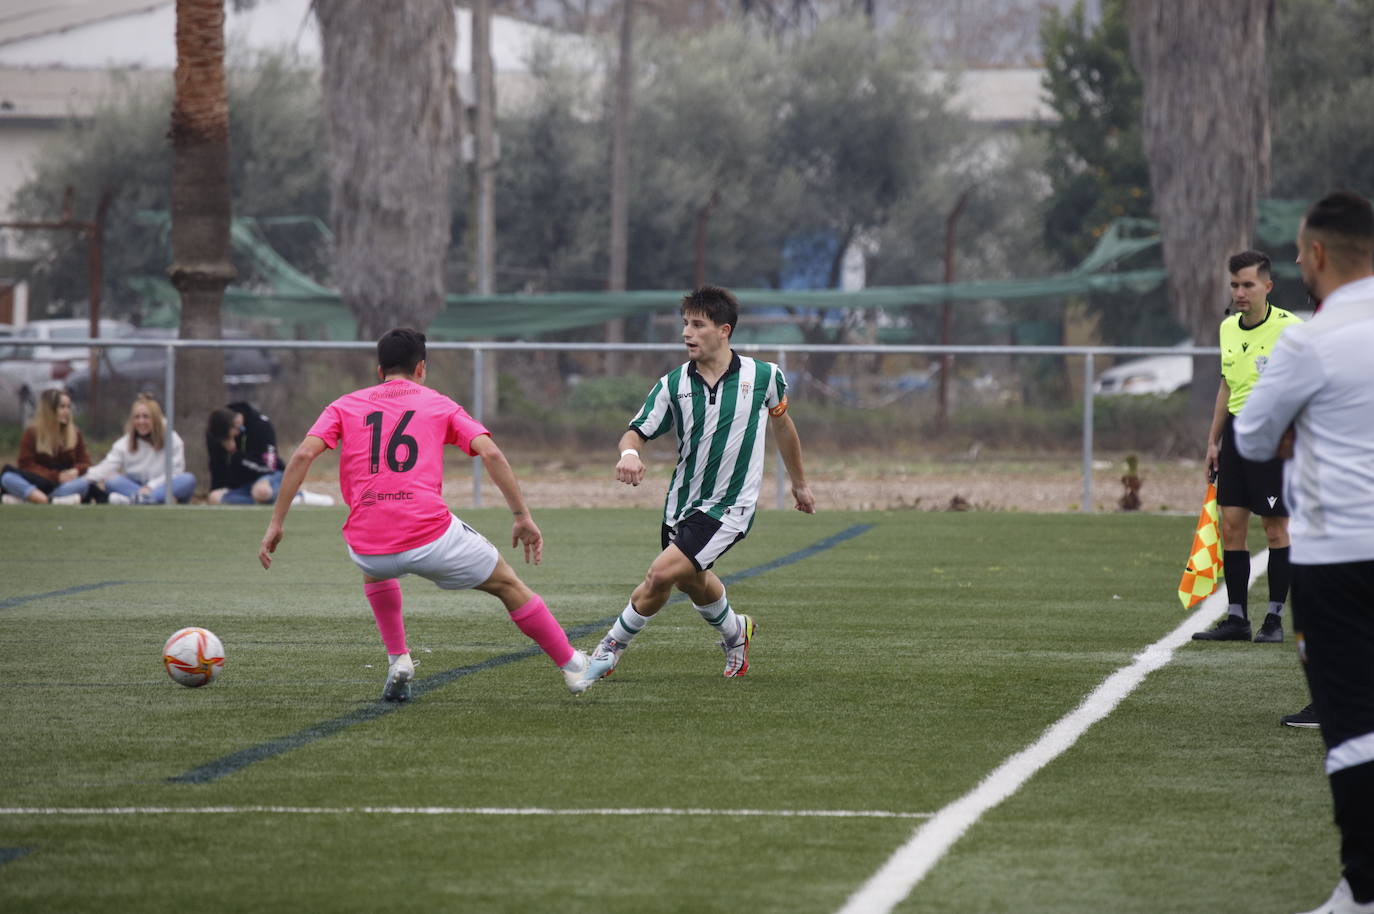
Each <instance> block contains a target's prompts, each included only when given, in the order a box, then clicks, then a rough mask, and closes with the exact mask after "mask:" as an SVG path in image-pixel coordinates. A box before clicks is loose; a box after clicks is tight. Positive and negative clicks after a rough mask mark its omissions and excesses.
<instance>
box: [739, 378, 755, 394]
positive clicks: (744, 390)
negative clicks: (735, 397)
mask: <svg viewBox="0 0 1374 914" xmlns="http://www.w3.org/2000/svg"><path fill="white" fill-rule="evenodd" d="M753 389H754V385H753V383H751V382H749V381H740V382H739V392H740V393H741V394H743V395H744V396H746V397H747V396H749V392H750V391H751V390H753Z"/></svg>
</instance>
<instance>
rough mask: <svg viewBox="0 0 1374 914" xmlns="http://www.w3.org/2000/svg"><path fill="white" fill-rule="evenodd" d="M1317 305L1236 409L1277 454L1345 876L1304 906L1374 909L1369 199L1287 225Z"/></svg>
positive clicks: (1248, 447) (1373, 912) (1256, 447)
mask: <svg viewBox="0 0 1374 914" xmlns="http://www.w3.org/2000/svg"><path fill="white" fill-rule="evenodd" d="M1298 265H1299V268H1300V269H1301V271H1302V278H1303V282H1304V283H1306V285H1307V288H1308V290H1309V291H1311V293H1312V294H1313V296H1315V297H1316V298H1317V299H1319V300H1320V301H1321V303H1322V304H1321V307H1320V310H1319V311H1318V313H1317V314H1316V316H1314V317H1313V318H1312V319H1311V320H1310V321H1308V322H1306V323H1304V324H1299V325H1297V326H1294V327H1290V328H1289V329H1288V331H1287V332H1286V333H1284V335H1283V336H1282V337H1281V338H1280V339H1279V342H1278V344H1277V345H1276V346H1275V347H1274V350H1273V354H1272V355H1271V357H1270V359H1269V364H1268V365H1267V366H1266V367H1265V369H1264V371H1263V373H1262V374H1261V375H1260V379H1259V382H1258V383H1257V384H1256V385H1255V388H1254V390H1252V391H1251V393H1250V398H1249V399H1248V400H1247V401H1246V403H1245V407H1244V408H1243V409H1242V410H1241V411H1240V414H1239V415H1238V416H1237V417H1236V424H1235V431H1236V447H1237V449H1238V450H1239V451H1240V453H1241V455H1242V456H1243V457H1245V458H1246V459H1248V460H1266V459H1269V458H1271V457H1273V456H1274V455H1275V454H1278V453H1284V454H1285V455H1286V453H1287V451H1288V445H1289V441H1288V440H1285V439H1286V437H1287V436H1286V433H1287V432H1288V430H1289V429H1290V427H1291V428H1292V430H1293V432H1294V436H1293V438H1292V439H1291V448H1292V459H1291V460H1289V461H1288V463H1287V464H1286V465H1285V467H1284V500H1285V501H1286V502H1287V503H1288V509H1289V512H1290V514H1291V521H1290V525H1289V533H1290V535H1291V537H1292V543H1293V552H1292V563H1293V593H1292V596H1293V624H1294V627H1295V628H1296V629H1297V641H1298V654H1299V657H1300V658H1301V659H1302V662H1303V669H1304V671H1305V673H1306V674H1307V683H1308V686H1309V688H1310V689H1311V691H1312V704H1313V707H1314V709H1315V711H1316V714H1317V718H1318V719H1319V720H1320V721H1321V731H1322V738H1323V740H1324V741H1325V742H1326V749H1327V753H1326V773H1327V775H1328V776H1329V778H1330V783H1331V795H1332V798H1333V800H1334V803H1335V817H1336V826H1337V827H1338V828H1339V829H1340V833H1341V865H1342V869H1343V878H1342V879H1341V881H1340V882H1339V883H1338V884H1337V886H1336V891H1335V892H1334V893H1333V894H1332V896H1331V898H1330V900H1329V901H1327V902H1326V904H1324V905H1323V906H1322V907H1319V908H1317V909H1316V911H1314V912H1312V914H1318V912H1321V914H1328V912H1329V914H1355V912H1360V914H1364V912H1369V914H1374V209H1371V207H1370V204H1369V201H1368V200H1366V199H1364V198H1363V197H1361V196H1359V195H1358V194H1352V193H1344V192H1342V193H1334V194H1330V195H1328V196H1326V197H1324V198H1322V199H1321V200H1319V201H1318V202H1316V203H1314V204H1313V205H1312V207H1311V208H1310V209H1308V211H1307V215H1306V216H1305V217H1304V219H1303V222H1302V225H1301V227H1300V228H1299V229H1298Z"/></svg>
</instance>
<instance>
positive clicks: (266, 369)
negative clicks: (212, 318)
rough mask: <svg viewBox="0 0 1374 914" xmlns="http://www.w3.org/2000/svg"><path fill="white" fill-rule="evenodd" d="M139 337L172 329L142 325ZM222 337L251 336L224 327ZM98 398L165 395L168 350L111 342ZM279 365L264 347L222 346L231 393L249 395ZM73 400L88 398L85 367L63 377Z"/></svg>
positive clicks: (167, 335)
mask: <svg viewBox="0 0 1374 914" xmlns="http://www.w3.org/2000/svg"><path fill="white" fill-rule="evenodd" d="M137 336H138V338H139V339H175V338H176V331H175V330H164V329H152V328H146V327H145V328H143V329H141V330H139V331H138V333H137ZM224 338H225V339H231V340H232V339H252V336H251V335H250V334H248V333H245V332H243V331H240V330H225V331H224ZM99 364H100V390H101V394H100V397H101V402H104V403H108V402H113V400H111V399H110V398H114V400H120V401H122V400H129V401H132V400H133V398H134V397H135V396H136V395H137V394H140V393H148V394H152V395H153V396H155V397H157V398H158V399H159V400H163V399H164V396H163V395H164V393H165V391H164V389H163V388H164V386H165V384H166V380H167V350H165V349H162V348H160V347H150V346H111V347H110V348H109V349H106V350H105V351H104V352H103V353H101V358H100V363H99ZM278 369H279V366H278V364H277V362H276V361H275V360H274V359H273V358H272V353H271V351H270V350H267V349H260V348H257V347H253V348H243V347H228V348H226V349H225V350H224V386H225V387H226V388H227V393H228V394H229V395H230V396H231V397H237V396H251V395H252V394H253V392H254V389H255V388H257V387H258V386H260V385H262V384H268V383H271V382H272V381H273V380H274V379H275V378H276V376H277V371H278ZM66 385H67V389H68V390H69V391H71V395H72V401H73V403H75V404H76V405H77V406H82V405H84V404H85V403H87V402H88V401H89V399H90V393H91V373H90V371H89V370H87V369H86V368H84V367H83V368H81V369H78V370H76V371H73V372H72V373H71V374H70V375H69V376H68V377H67V379H66Z"/></svg>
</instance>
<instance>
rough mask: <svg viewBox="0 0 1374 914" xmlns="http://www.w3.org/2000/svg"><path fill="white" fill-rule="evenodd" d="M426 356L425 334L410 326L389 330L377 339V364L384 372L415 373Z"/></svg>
mask: <svg viewBox="0 0 1374 914" xmlns="http://www.w3.org/2000/svg"><path fill="white" fill-rule="evenodd" d="M424 358H425V335H424V334H423V333H421V332H420V331H418V330H412V329H411V328H409V327H397V328H396V329H395V330H388V331H387V332H386V333H385V334H384V335H383V336H382V338H381V339H380V340H378V341H377V365H378V366H379V367H380V368H381V369H382V374H391V373H392V372H395V371H404V372H405V373H406V374H414V373H415V366H416V365H419V364H420V363H421V362H422V361H424Z"/></svg>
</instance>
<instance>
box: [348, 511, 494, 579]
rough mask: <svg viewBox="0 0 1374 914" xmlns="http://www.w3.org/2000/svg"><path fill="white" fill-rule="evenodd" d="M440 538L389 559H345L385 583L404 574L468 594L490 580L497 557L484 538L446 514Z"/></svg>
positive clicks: (395, 553)
mask: <svg viewBox="0 0 1374 914" xmlns="http://www.w3.org/2000/svg"><path fill="white" fill-rule="evenodd" d="M449 517H451V518H453V519H452V520H451V521H450V522H449V525H448V530H446V531H444V534H443V536H440V537H439V538H438V539H436V540H433V541H432V542H428V543H425V544H424V545H423V546H416V547H415V548H414V549H407V550H406V551H404V552H393V553H391V554H390V555H360V554H359V553H357V552H354V551H353V549H352V547H349V550H348V555H349V557H350V558H352V559H353V564H355V565H357V566H358V567H359V568H361V569H362V571H363V574H366V575H371V576H372V577H374V578H380V579H382V580H387V579H389V578H399V577H401V576H403V575H407V574H418V575H419V576H420V577H422V578H428V579H429V580H431V581H433V582H434V583H435V584H437V585H439V587H441V588H443V589H444V590H471V589H472V588H474V587H476V586H477V585H478V584H481V583H483V582H484V581H486V579H487V578H489V577H491V573H492V572H493V571H495V570H496V563H497V562H498V561H500V560H501V555H500V553H498V552H497V551H496V547H495V546H493V545H492V544H491V543H490V542H489V541H488V540H487V538H486V537H485V536H483V535H482V534H480V533H478V532H477V531H476V530H474V529H472V528H471V527H469V526H468V525H467V524H465V523H463V522H462V521H461V520H459V519H458V518H457V516H456V515H454V514H452V513H450V514H449Z"/></svg>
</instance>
